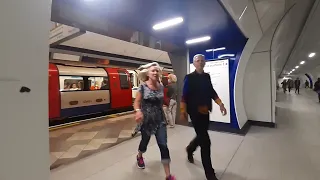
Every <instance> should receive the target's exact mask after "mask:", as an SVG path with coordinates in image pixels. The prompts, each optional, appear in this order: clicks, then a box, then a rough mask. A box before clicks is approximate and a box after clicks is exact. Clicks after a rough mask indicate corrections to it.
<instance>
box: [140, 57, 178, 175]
mask: <svg viewBox="0 0 320 180" xmlns="http://www.w3.org/2000/svg"><path fill="white" fill-rule="evenodd" d="M139 69H140V70H141V71H140V73H139V75H138V76H139V78H140V79H141V80H142V81H143V82H144V83H142V84H141V85H140V87H139V90H138V92H137V96H136V99H135V102H134V109H135V112H136V115H135V119H136V122H137V123H139V126H140V131H141V141H140V144H139V152H138V155H137V165H138V167H139V168H141V169H144V168H145V163H144V159H143V156H142V154H143V153H145V152H146V151H147V146H148V144H149V141H150V137H151V135H155V136H156V140H157V143H158V146H159V149H160V153H161V162H162V164H163V168H164V171H165V174H166V180H175V179H176V178H175V177H174V176H172V175H171V172H170V161H171V159H170V154H169V149H168V145H167V127H166V121H165V115H164V112H163V109H162V106H163V99H164V91H163V86H162V85H161V84H160V83H159V77H160V74H161V68H160V66H159V65H158V63H149V64H146V65H144V66H141V67H140V68H139Z"/></svg>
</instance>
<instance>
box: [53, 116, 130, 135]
mask: <svg viewBox="0 0 320 180" xmlns="http://www.w3.org/2000/svg"><path fill="white" fill-rule="evenodd" d="M130 113H131V112H130ZM122 115H125V114H124V113H118V114H110V115H107V116H102V117H95V118H90V119H86V120H82V121H77V122H71V123H67V124H62V125H57V126H53V127H49V131H54V130H58V129H62V128H67V127H71V126H75V125H79V124H82V123H84V122H88V121H91V120H95V119H100V118H103V117H105V118H116V117H119V116H122Z"/></svg>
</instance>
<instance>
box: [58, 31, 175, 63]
mask: <svg viewBox="0 0 320 180" xmlns="http://www.w3.org/2000/svg"><path fill="white" fill-rule="evenodd" d="M61 45H65V46H70V47H76V48H83V49H89V50H93V51H99V52H106V53H111V54H118V55H123V56H129V57H135V58H141V59H147V60H151V61H158V62H165V63H169V64H171V62H170V59H169V56H168V53H167V52H165V51H161V50H157V49H153V48H149V47H145V46H141V45H138V44H134V43H130V42H126V41H122V40H119V39H115V38H111V37H108V36H103V35H100V34H96V33H92V32H86V33H85V34H83V35H80V36H78V37H75V38H73V39H71V40H68V41H66V42H63V43H62V44H61ZM160 57H161V58H160Z"/></svg>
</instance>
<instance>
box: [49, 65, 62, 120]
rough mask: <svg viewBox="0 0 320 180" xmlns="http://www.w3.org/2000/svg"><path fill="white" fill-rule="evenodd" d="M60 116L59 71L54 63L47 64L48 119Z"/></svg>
mask: <svg viewBox="0 0 320 180" xmlns="http://www.w3.org/2000/svg"><path fill="white" fill-rule="evenodd" d="M59 117H60V91H59V72H58V69H57V67H56V65H54V64H49V119H56V118H59Z"/></svg>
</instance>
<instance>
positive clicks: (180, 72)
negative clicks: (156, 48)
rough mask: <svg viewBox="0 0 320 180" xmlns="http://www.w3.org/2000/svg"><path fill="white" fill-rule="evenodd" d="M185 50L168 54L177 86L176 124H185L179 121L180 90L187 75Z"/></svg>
mask: <svg viewBox="0 0 320 180" xmlns="http://www.w3.org/2000/svg"><path fill="white" fill-rule="evenodd" d="M187 53H188V52H187V50H185V51H179V52H172V53H168V54H169V57H170V61H171V64H172V68H173V71H174V74H175V75H176V76H177V79H178V81H177V86H178V100H177V102H178V106H177V117H176V118H177V119H176V123H177V124H187V122H181V121H180V100H181V95H182V88H183V80H184V77H185V75H187V67H188V55H187Z"/></svg>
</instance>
